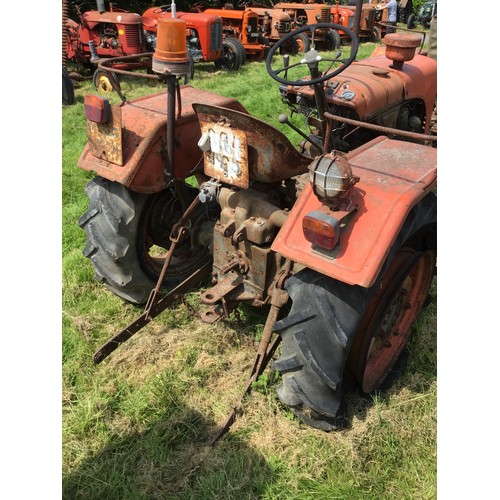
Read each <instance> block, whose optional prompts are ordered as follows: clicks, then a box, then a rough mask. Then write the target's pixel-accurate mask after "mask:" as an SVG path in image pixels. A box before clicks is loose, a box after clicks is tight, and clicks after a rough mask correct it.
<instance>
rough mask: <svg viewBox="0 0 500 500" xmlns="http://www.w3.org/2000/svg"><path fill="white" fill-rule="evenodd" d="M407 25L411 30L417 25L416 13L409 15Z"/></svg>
mask: <svg viewBox="0 0 500 500" xmlns="http://www.w3.org/2000/svg"><path fill="white" fill-rule="evenodd" d="M406 27H407V28H408V29H409V30H411V29H413V28H414V27H415V14H410V15H409V16H408V21H407V23H406Z"/></svg>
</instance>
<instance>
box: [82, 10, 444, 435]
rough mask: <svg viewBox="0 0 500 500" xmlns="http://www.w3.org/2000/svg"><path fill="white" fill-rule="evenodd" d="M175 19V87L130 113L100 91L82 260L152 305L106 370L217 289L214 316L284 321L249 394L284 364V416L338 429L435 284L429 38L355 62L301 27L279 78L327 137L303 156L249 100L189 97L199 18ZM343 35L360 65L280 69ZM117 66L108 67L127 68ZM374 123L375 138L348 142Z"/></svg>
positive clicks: (375, 384)
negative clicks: (252, 313) (300, 97)
mask: <svg viewBox="0 0 500 500" xmlns="http://www.w3.org/2000/svg"><path fill="white" fill-rule="evenodd" d="M360 4H361V1H360V0H358V7H360ZM327 9H328V12H329V11H330V7H327ZM158 22H159V25H158V40H157V47H156V50H155V53H154V54H153V56H152V71H153V73H154V75H155V76H156V77H157V79H158V80H159V81H162V82H165V84H166V93H165V92H161V93H156V94H153V95H149V96H145V97H141V98H139V99H136V100H133V101H127V100H126V99H122V103H121V104H120V105H111V104H110V103H109V101H108V100H107V99H105V98H104V97H101V96H92V95H88V96H85V114H86V118H87V125H88V143H87V145H86V146H85V148H84V150H83V152H82V154H81V157H80V159H79V161H78V167H79V168H81V169H84V170H86V171H92V172H94V173H95V177H94V178H93V179H92V180H91V181H90V182H89V183H88V185H87V187H86V193H87V195H88V198H89V206H88V209H87V210H86V212H85V213H84V214H83V215H82V217H81V218H80V220H79V224H80V226H81V228H82V229H83V230H84V231H85V235H86V245H85V248H84V250H83V255H84V256H85V257H87V258H88V259H89V262H90V264H91V265H92V266H93V268H94V270H95V273H96V278H97V279H98V280H99V281H100V282H101V283H102V284H103V285H104V286H105V287H106V288H107V289H108V290H109V291H110V292H112V293H114V294H116V295H117V296H119V297H121V298H122V299H124V300H126V301H128V302H131V303H133V304H143V305H145V307H144V312H143V313H142V314H141V315H140V316H139V317H138V318H137V319H136V320H134V321H133V322H132V323H131V324H130V325H128V326H127V327H126V328H124V329H123V330H121V331H120V332H118V333H117V334H116V335H115V336H114V337H113V338H111V339H110V340H108V341H107V342H106V343H105V344H103V345H102V346H101V347H100V348H98V349H97V351H96V352H95V354H94V362H95V363H101V362H103V361H104V360H105V359H106V357H107V356H109V355H110V354H111V353H112V352H113V351H114V350H115V349H117V348H118V347H119V346H120V345H121V344H122V343H123V342H125V341H126V340H127V339H129V338H130V337H131V336H132V335H134V334H136V333H137V332H138V331H140V330H141V328H143V327H144V326H146V325H147V324H148V323H149V322H150V321H152V320H153V319H154V317H156V316H157V315H158V314H160V313H161V312H162V311H163V310H165V309H166V308H167V307H169V305H171V304H172V303H173V302H175V301H176V300H179V297H181V296H182V294H184V293H187V292H188V291H192V290H193V289H195V288H196V287H199V286H200V283H202V282H203V279H205V278H207V277H210V278H211V283H210V284H209V285H208V286H207V287H206V288H203V289H202V290H201V291H200V299H201V303H202V304H203V306H204V310H203V311H202V312H201V314H200V319H201V320H202V321H205V322H209V323H213V322H215V321H219V320H223V319H224V318H228V317H229V315H230V314H231V312H232V311H234V310H235V309H237V308H238V306H239V305H240V304H242V303H245V304H248V305H252V306H254V307H257V308H262V309H263V310H265V311H266V313H267V319H266V321H265V325H264V328H263V331H262V335H261V339H260V342H259V346H258V349H257V353H256V357H255V362H254V364H253V367H252V370H251V373H250V374H249V376H248V379H247V384H246V388H245V393H247V392H248V391H250V389H251V387H252V383H253V382H254V381H255V380H257V378H258V377H259V375H261V374H262V373H263V371H264V369H265V368H266V366H267V365H268V364H269V363H271V367H272V368H273V369H275V370H277V371H278V372H279V373H280V374H281V384H280V385H279V387H278V388H277V394H278V396H279V398H280V400H281V401H282V402H283V403H284V404H286V405H287V406H288V407H289V408H290V409H291V410H292V411H293V412H295V413H296V415H298V416H299V418H300V419H301V420H302V421H303V422H304V423H306V424H308V425H311V426H313V427H316V428H319V429H323V430H327V431H328V430H332V429H335V428H338V427H339V425H341V422H342V416H343V414H344V408H345V404H344V403H345V393H346V389H347V388H348V387H350V384H353V383H354V384H356V385H357V386H358V387H359V388H360V390H361V391H363V392H365V393H371V392H373V391H375V390H380V389H383V388H384V387H385V386H386V384H387V383H388V381H389V380H390V379H391V377H392V375H393V373H394V369H395V367H396V366H397V364H398V360H400V357H401V355H402V353H403V352H404V350H405V346H406V344H407V342H408V339H409V337H410V334H411V332H412V327H413V325H414V323H415V321H416V319H417V318H418V315H419V313H420V311H421V310H422V308H423V307H424V304H425V302H426V298H427V295H428V293H429V290H430V288H431V284H432V281H433V277H434V274H435V264H436V217H437V209H436V207H437V203H436V195H435V187H436V179H437V166H436V156H437V154H436V153H437V150H436V148H434V147H430V144H432V143H433V141H435V140H436V138H435V137H432V136H430V135H429V134H426V133H425V130H427V129H426V120H427V117H428V116H429V111H428V106H430V103H431V102H432V95H431V94H434V92H435V80H436V73H437V71H436V64H435V61H434V60H433V59H430V58H428V59H429V60H427V59H424V58H423V57H424V56H421V57H419V56H415V57H414V52H415V43H416V41H415V37H414V35H399V34H393V35H391V39H389V40H387V42H388V43H386V45H387V51H386V54H385V55H380V56H377V57H373V58H371V59H370V60H369V61H367V62H365V61H357V62H355V60H356V55H357V50H358V44H359V40H358V39H357V38H356V37H355V36H354V33H353V32H352V31H351V30H349V29H347V28H345V27H342V26H340V25H338V24H332V23H323V22H314V23H312V24H304V25H303V26H302V27H301V28H300V29H299V30H297V31H295V32H290V33H289V34H288V35H286V36H285V37H283V38H281V39H280V40H279V41H278V42H277V43H275V44H274V45H273V46H272V47H271V48H270V49H269V54H268V56H267V58H266V68H267V71H268V72H269V75H270V76H271V78H273V79H274V80H276V81H278V82H279V83H280V84H281V85H282V86H283V87H284V88H289V87H290V86H293V87H298V88H300V89H302V91H303V92H306V91H307V90H308V89H312V91H313V95H314V97H313V98H314V99H315V109H316V116H315V119H316V120H315V126H316V127H317V131H316V132H315V134H316V138H315V139H311V138H310V137H309V136H308V135H307V134H306V133H304V132H301V134H302V135H303V137H304V140H305V142H309V143H310V145H311V147H310V148H304V147H300V148H297V147H296V146H294V145H293V144H292V143H291V142H290V140H289V139H288V138H287V137H286V136H285V135H284V134H283V133H282V132H280V131H278V130H277V129H276V128H274V127H273V126H271V125H270V124H269V123H266V122H265V121H262V120H260V119H258V118H256V117H254V116H251V115H250V114H249V113H248V112H247V110H246V109H245V108H244V107H243V106H242V105H241V104H240V103H239V102H238V101H237V100H236V99H232V98H226V97H222V96H220V95H217V94H216V93H212V92H206V91H202V90H198V89H195V88H193V87H191V86H189V85H181V84H180V80H181V79H182V77H183V75H184V74H186V73H187V72H188V71H189V57H188V55H187V52H186V51H185V50H184V52H183V51H182V47H184V49H185V41H184V39H183V33H184V32H183V29H185V21H183V20H182V18H175V19H172V18H170V19H159V21H158ZM183 23H184V24H183ZM250 26H251V27H252V28H251V30H250V33H253V29H254V26H253V25H252V24H250ZM332 30H333V31H336V32H337V31H343V32H344V33H345V35H346V36H348V37H349V38H350V45H351V47H350V53H349V54H348V55H345V56H344V57H342V56H341V55H340V53H337V52H335V53H333V54H331V53H329V54H325V53H324V54H320V53H318V49H311V50H309V51H308V52H307V53H306V54H305V55H304V57H303V58H302V59H301V61H300V62H299V63H297V64H293V65H288V64H287V63H286V62H285V61H283V63H280V60H281V59H280V58H279V57H275V56H276V55H277V54H279V52H280V49H281V47H282V46H283V45H285V44H286V43H287V42H288V40H287V37H296V36H297V35H299V34H301V33H306V34H309V33H310V34H311V35H312V36H314V37H315V38H316V35H318V36H319V34H325V33H329V32H330V31H332ZM176 33H177V34H179V33H181V36H180V38H182V39H179V36H178V37H177V38H176V37H175V34H176ZM400 46H405V48H406V49H408V50H406V51H403V52H404V55H403V56H401V52H400V51H398V50H394V49H395V48H396V47H400ZM412 49H413V50H412ZM117 62H119V61H117V60H115V61H102V62H101V63H100V64H99V67H100V69H101V70H103V71H107V72H111V73H112V72H114V71H115V69H114V68H113V64H116V63H117ZM306 71H307V72H308V75H307V76H304V73H305V72H306ZM344 75H347V76H344ZM349 75H350V76H349ZM426 94H429V95H426ZM363 95H368V96H370V99H363ZM179 96H180V97H181V98H180V100H178V99H177V98H178V97H179ZM328 99H331V102H329V101H328ZM138 103H140V105H137V104H138ZM374 116H379V117H380V123H386V124H387V125H380V124H379V123H373V122H372V121H370V117H374ZM394 117H396V118H394ZM279 120H280V121H281V122H282V123H289V122H288V119H287V117H286V115H281V116H280V117H279ZM399 125H402V126H401V128H398V127H399ZM290 126H292V128H294V125H292V124H290ZM408 126H410V130H407V127H408ZM348 127H353V128H352V130H351V132H350V133H349V131H348ZM295 128H296V127H295ZM363 129H364V130H368V131H370V132H371V133H373V134H374V136H372V135H367V136H364V135H363V134H361V133H360V134H359V135H358V136H357V139H356V141H352V143H351V142H349V140H350V136H351V135H354V134H357V133H358V131H359V130H363ZM417 129H419V130H418V131H417ZM337 136H338V139H337ZM339 144H340V145H341V146H342V149H339V148H338V145H339ZM188 179H189V182H187V180H188ZM194 179H195V180H196V182H193V181H194ZM280 342H282V349H281V351H280V352H279V354H277V353H278V351H277V348H278V346H279V344H280ZM275 355H276V358H275ZM273 358H274V359H273ZM237 408H238V405H235V408H234V409H233V411H232V413H231V414H230V415H229V417H228V420H227V421H226V422H225V423H224V424H223V425H222V427H221V431H220V433H219V434H218V435H217V436H216V438H215V440H216V439H218V438H219V437H220V436H221V435H222V434H223V433H224V432H226V431H227V430H228V429H229V427H230V425H231V423H232V421H233V420H234V418H235V415H236V410H237ZM215 440H214V441H215Z"/></svg>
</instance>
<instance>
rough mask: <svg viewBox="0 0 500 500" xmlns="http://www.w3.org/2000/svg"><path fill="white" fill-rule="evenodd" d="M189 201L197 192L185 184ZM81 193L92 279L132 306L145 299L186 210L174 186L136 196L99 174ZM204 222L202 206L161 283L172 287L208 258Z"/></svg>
mask: <svg viewBox="0 0 500 500" xmlns="http://www.w3.org/2000/svg"><path fill="white" fill-rule="evenodd" d="M186 190H187V193H188V196H189V197H190V198H191V199H194V197H195V196H196V195H197V193H198V190H196V189H194V188H192V187H190V186H187V185H186ZM85 192H86V193H87V196H88V198H89V208H88V210H87V211H86V212H85V214H83V215H82V217H80V220H79V225H80V227H81V228H82V229H84V230H85V234H86V240H87V241H86V246H85V249H84V250H83V255H84V256H85V257H87V258H89V259H90V261H91V263H92V266H93V267H94V270H95V274H96V278H97V280H98V281H101V282H102V283H103V284H104V285H105V286H106V288H108V289H109V290H111V292H113V293H114V294H116V295H118V296H119V297H121V298H122V299H124V300H126V301H128V302H131V303H133V304H138V305H139V304H143V303H145V302H146V300H147V298H148V296H149V294H150V292H151V290H152V289H153V287H154V286H155V285H156V282H157V281H158V277H159V275H160V272H161V269H162V265H163V262H164V260H165V254H166V252H167V251H168V248H169V247H170V239H169V236H170V232H171V229H172V227H173V225H174V224H175V223H176V222H177V221H178V220H179V219H180V217H181V215H182V214H183V212H184V209H185V208H186V207H184V205H185V204H186V201H189V200H183V203H181V201H180V199H179V197H178V196H177V194H176V192H175V190H174V189H165V190H163V191H161V192H159V193H155V194H149V195H147V194H139V193H135V192H133V191H130V190H129V189H128V188H126V187H125V186H123V185H122V184H119V183H117V182H111V181H109V180H107V179H104V178H102V177H96V178H94V179H93V180H91V181H90V182H89V183H88V184H87V187H86V188H85ZM204 221H206V217H205V212H204V210H203V208H202V209H200V211H199V212H196V213H195V214H194V215H193V217H192V218H191V219H190V220H189V221H188V224H186V226H187V228H188V231H187V233H186V235H185V236H184V237H183V239H182V241H181V242H179V244H178V247H177V248H176V250H175V252H174V254H173V258H172V260H171V262H170V265H169V267H168V271H167V274H166V277H165V280H164V282H163V286H164V287H165V288H171V287H173V286H175V285H177V284H179V283H180V282H181V281H183V280H184V279H186V278H187V277H188V276H189V275H190V274H192V273H193V272H194V271H195V270H196V269H198V268H199V267H200V266H201V265H203V264H205V263H206V262H207V261H208V260H209V258H210V257H209V253H208V249H207V248H206V247H205V246H203V245H201V244H200V243H199V241H200V240H199V238H198V236H199V235H200V234H201V233H202V232H203V231H202V230H201V226H200V225H201V224H202V223H203V222H204Z"/></svg>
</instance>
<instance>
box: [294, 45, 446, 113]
mask: <svg viewBox="0 0 500 500" xmlns="http://www.w3.org/2000/svg"><path fill="white" fill-rule="evenodd" d="M391 65H392V61H391V60H389V59H387V58H386V57H385V55H379V56H374V57H370V58H368V59H364V60H363V62H356V63H353V64H351V65H350V66H349V67H348V68H347V69H346V70H345V71H343V72H342V73H340V74H339V75H337V76H336V77H334V78H333V79H331V80H328V82H327V84H326V87H325V90H326V93H327V101H328V102H329V103H331V104H334V105H338V106H344V107H348V108H352V109H354V110H356V112H357V114H358V116H359V118H360V119H361V120H369V119H370V117H371V116H374V115H376V114H378V113H379V112H380V111H382V110H384V109H387V108H388V107H391V106H394V105H396V104H398V103H399V102H401V101H403V99H411V98H421V99H422V100H424V101H425V102H426V104H428V109H431V110H432V106H433V103H434V99H435V97H436V93H437V83H436V82H437V79H436V75H437V64H436V61H434V60H433V59H431V58H429V57H426V56H421V55H416V56H415V57H414V59H413V60H412V61H409V62H406V63H405V65H404V67H403V69H402V70H396V69H393V68H391ZM286 92H287V93H290V94H296V95H300V96H303V97H305V98H306V99H314V91H313V89H312V88H311V87H295V86H292V85H289V86H288V87H287V88H286ZM431 101H432V102H431Z"/></svg>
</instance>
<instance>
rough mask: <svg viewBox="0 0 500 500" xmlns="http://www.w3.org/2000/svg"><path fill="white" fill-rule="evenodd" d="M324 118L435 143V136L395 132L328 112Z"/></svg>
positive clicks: (388, 128)
mask: <svg viewBox="0 0 500 500" xmlns="http://www.w3.org/2000/svg"><path fill="white" fill-rule="evenodd" d="M325 118H327V119H328V120H334V121H337V122H340V123H345V124H347V125H354V126H356V127H361V128H367V129H369V130H375V131H377V132H382V133H384V134H393V135H400V136H402V137H408V138H409V139H416V140H419V141H432V142H437V135H427V134H419V133H418V132H408V131H407V130H397V129H395V128H391V127H383V126H382V125H375V124H374V123H366V122H361V121H359V120H352V119H351V118H344V117H343V116H337V115H332V114H331V113H328V111H326V112H325Z"/></svg>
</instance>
